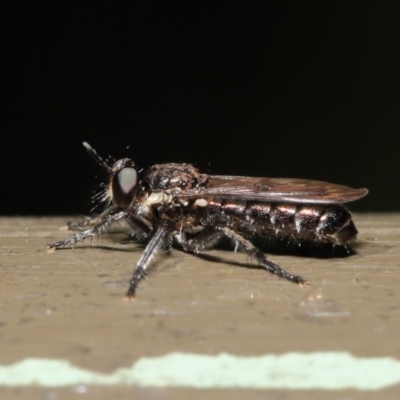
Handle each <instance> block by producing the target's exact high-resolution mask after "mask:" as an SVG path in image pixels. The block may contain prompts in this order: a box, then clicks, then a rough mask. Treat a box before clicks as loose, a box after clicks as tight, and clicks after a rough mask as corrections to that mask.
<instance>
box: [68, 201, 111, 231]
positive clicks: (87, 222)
mask: <svg viewBox="0 0 400 400" xmlns="http://www.w3.org/2000/svg"><path fill="white" fill-rule="evenodd" d="M118 211H119V210H118V208H116V207H109V208H107V209H106V210H104V211H103V212H102V213H101V214H100V215H99V216H97V217H94V218H90V217H86V218H85V219H84V220H83V221H78V222H76V221H68V222H67V226H66V227H65V228H62V229H68V230H70V231H81V230H82V228H85V227H95V226H97V225H99V224H101V223H103V222H105V221H107V219H108V218H110V215H112V214H113V213H116V212H118Z"/></svg>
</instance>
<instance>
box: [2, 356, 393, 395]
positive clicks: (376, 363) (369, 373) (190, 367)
mask: <svg viewBox="0 0 400 400" xmlns="http://www.w3.org/2000/svg"><path fill="white" fill-rule="evenodd" d="M399 383H400V362H399V361H398V360H396V359H394V358H389V357H386V358H357V357H354V356H352V355H351V354H348V353H335V352H328V353H323V352H321V353H308V354H306V353H287V354H283V355H263V356H258V357H239V356H234V355H231V354H219V355H216V356H212V355H200V354H187V353H169V354H166V355H165V356H161V357H152V358H148V357H143V358H140V359H139V360H138V361H137V362H135V363H134V364H133V365H132V367H130V368H118V369H117V370H116V371H114V372H113V373H111V374H109V375H108V374H99V373H96V372H93V371H90V370H83V369H81V368H78V367H75V366H73V365H71V363H69V362H68V361H62V360H48V359H39V358H27V359H25V360H23V361H20V362H17V363H15V364H12V365H6V366H4V365H0V385H1V386H25V385H38V386H51V387H57V386H68V385H81V384H83V385H107V386H108V385H135V386H153V387H178V386H180V387H190V388H197V389H209V388H219V389H231V388H250V389H302V390H308V389H322V390H342V389H351V388H353V389H359V390H379V389H382V388H385V387H388V386H392V385H396V384H399Z"/></svg>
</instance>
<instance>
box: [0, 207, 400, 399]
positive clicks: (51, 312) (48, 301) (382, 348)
mask: <svg viewBox="0 0 400 400" xmlns="http://www.w3.org/2000/svg"><path fill="white" fill-rule="evenodd" d="M66 219H67V218H47V217H46V218H44V217H43V218H4V217H3V218H1V219H0V221H1V223H0V243H1V246H0V251H1V255H0V260H1V263H0V264H1V266H0V268H1V269H0V277H1V294H0V299H1V301H0V304H1V318H0V339H1V342H0V346H1V347H0V358H1V364H3V365H5V364H10V363H13V362H17V361H20V360H22V359H24V358H26V357H46V358H55V359H66V360H69V361H71V362H72V363H73V364H74V365H77V366H80V367H82V368H87V369H90V370H95V371H99V372H104V373H108V372H110V371H113V370H114V369H116V368H118V367H121V366H129V365H131V364H132V362H134V361H135V360H136V359H138V358H139V357H142V356H159V355H162V354H166V353H169V352H171V351H181V352H193V353H201V354H218V353H221V352H227V353H231V354H236V355H262V354H282V353H287V352H293V351H299V352H315V351H345V352H349V353H351V354H353V355H355V356H359V357H386V356H389V357H393V358H396V359H398V360H400V335H399V333H400V215H398V214H363V215H355V216H354V220H355V223H356V225H357V228H358V230H359V238H358V241H357V243H356V244H355V246H354V249H355V250H356V254H354V255H352V256H350V257H345V258H327V259H320V258H311V257H299V256H283V255H270V256H269V258H270V259H271V260H273V261H274V262H276V263H278V264H279V265H280V266H282V267H284V268H286V269H287V270H289V271H291V272H292V273H294V274H297V275H302V276H304V277H306V278H307V279H308V280H309V281H310V282H311V285H309V286H306V287H303V288H300V287H298V286H296V285H294V284H291V283H289V282H286V281H284V280H281V279H278V278H276V277H273V276H270V275H268V274H267V273H265V272H264V271H262V270H259V269H253V268H241V267H246V266H251V265H253V263H252V262H251V260H249V259H248V257H247V256H246V255H244V254H242V253H234V252H232V251H221V250H219V251H211V252H209V253H208V254H209V255H210V257H203V258H198V257H194V256H192V255H189V254H185V253H183V252H179V251H177V250H173V251H172V253H171V255H163V254H159V255H158V256H157V258H156V260H155V262H154V268H152V270H151V273H150V279H148V280H147V281H145V282H143V283H142V284H141V285H140V288H139V290H138V292H137V298H136V299H135V300H134V301H131V302H127V301H122V300H121V299H122V297H123V295H124V293H125V291H126V289H127V282H128V280H129V278H130V276H131V272H132V269H133V267H134V265H135V262H136V261H137V260H138V258H139V257H140V254H141V252H142V247H140V246H139V245H137V244H128V245H127V244H121V243H120V242H119V241H117V240H116V238H117V236H118V235H112V237H111V239H110V238H108V237H106V236H104V237H103V238H102V239H100V240H97V241H93V242H92V243H90V242H85V243H84V244H82V245H79V246H77V247H76V248H75V249H69V250H59V251H56V252H54V253H53V254H48V253H47V252H46V244H47V243H48V242H50V241H54V240H61V239H63V238H65V237H67V236H68V235H70V233H69V232H65V231H59V230H58V227H59V226H61V225H63V224H64V223H65V221H66ZM100 392H101V393H102V395H103V396H104V397H103V398H112V397H115V396H116V395H118V396H119V397H120V398H124V397H123V396H124V395H126V396H128V395H132V394H133V393H135V394H138V395H141V396H144V397H147V398H149V397H150V398H187V396H189V395H190V396H192V395H193V393H198V392H195V391H192V390H190V389H163V390H161V389H157V390H156V389H132V388H121V387H119V388H114V389H111V388H108V389H101V388H91V389H89V391H88V393H86V397H85V398H91V396H93V398H96V395H97V394H98V393H100ZM1 393H3V395H7V397H8V398H14V397H15V398H20V397H19V396H22V397H23V395H26V394H27V393H30V394H31V395H32V396H33V397H32V398H43V396H50V394H51V393H53V395H54V394H56V395H57V396H59V398H67V397H68V396H72V394H73V393H76V392H75V391H73V390H72V389H69V388H63V389H57V390H53V391H49V390H47V389H46V390H45V389H42V388H31V389H29V388H8V389H7V388H0V394H1ZM49 393H50V394H49ZM201 393H202V395H207V396H208V398H217V397H218V398H219V399H221V398H222V399H223V398H232V396H233V397H235V396H236V395H237V392H235V391H231V390H226V391H219V390H208V391H206V392H201ZM201 393H200V394H201ZM240 393H241V395H240V396H239V397H242V396H246V397H249V396H250V397H251V398H265V397H264V395H265V392H263V391H253V390H242V391H240ZM338 393H339V394H340V395H339V396H338ZM295 395H296V398H308V399H309V398H321V396H323V398H346V399H351V398H357V399H358V398H360V399H370V398H371V399H372V398H376V396H377V393H374V392H358V391H354V390H345V391H340V392H336V393H330V392H326V391H312V392H301V393H294V392H292V391H271V392H270V396H272V397H276V398H280V399H281V398H292V396H293V397H294V396H295ZM398 395H400V387H399V386H394V387H391V388H388V389H384V390H382V391H380V392H379V398H398V397H397V396H398ZM77 396H80V395H79V394H77ZM22 397H21V398H22ZM50 397H51V396H50ZM2 398H5V397H2ZM69 398H71V397H69Z"/></svg>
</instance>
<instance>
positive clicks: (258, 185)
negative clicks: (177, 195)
mask: <svg viewBox="0 0 400 400" xmlns="http://www.w3.org/2000/svg"><path fill="white" fill-rule="evenodd" d="M367 193H368V190H367V189H353V188H350V187H348V186H342V185H336V184H333V183H328V182H322V181H314V180H307V179H286V178H255V177H244V176H229V175H211V176H210V177H209V180H208V183H207V186H206V187H205V188H204V189H200V190H199V189H190V190H185V191H183V192H182V194H181V196H182V197H196V198H198V197H199V196H200V197H204V198H207V197H222V198H226V199H243V200H258V201H272V202H293V203H322V204H323V203H325V204H329V203H347V202H350V201H354V200H357V199H359V198H361V197H363V196H365V195H366V194H367Z"/></svg>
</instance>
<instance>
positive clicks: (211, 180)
mask: <svg viewBox="0 0 400 400" xmlns="http://www.w3.org/2000/svg"><path fill="white" fill-rule="evenodd" d="M84 146H85V147H86V149H87V150H88V152H89V154H90V155H91V156H92V157H93V158H94V159H95V161H96V162H97V163H98V164H100V165H101V166H102V167H103V168H104V169H106V171H107V172H108V174H109V182H108V186H107V189H106V190H105V192H104V193H103V196H102V197H103V200H105V201H107V202H108V204H109V206H108V207H107V208H106V210H105V211H104V212H103V213H102V214H101V215H100V216H99V217H97V218H94V219H88V220H85V221H83V222H77V223H76V222H73V223H70V224H69V228H70V229H81V230H83V229H84V228H85V227H87V228H89V229H87V230H84V231H83V232H82V233H80V234H77V235H75V236H73V237H72V238H69V239H67V240H64V241H59V242H53V243H50V244H49V245H48V250H49V251H53V250H55V249H57V248H60V247H65V246H71V245H75V244H76V243H77V242H79V241H81V240H84V239H86V238H88V237H89V238H93V237H95V236H97V235H99V234H102V233H103V232H105V231H106V230H107V229H108V228H109V227H110V225H112V224H114V223H115V222H117V221H120V220H122V219H123V220H126V221H127V222H128V224H129V225H130V227H131V228H132V238H135V239H138V240H146V241H147V242H148V243H147V246H146V248H145V250H144V252H143V255H142V257H141V258H140V260H139V261H138V263H137V265H136V269H135V271H134V273H133V277H132V279H131V282H130V286H129V289H128V292H127V297H129V298H130V297H133V296H134V294H135V291H136V288H137V285H138V283H139V282H140V280H141V279H143V278H144V277H145V276H146V270H147V267H148V265H149V263H150V261H151V259H152V257H153V256H154V254H155V253H156V251H157V250H158V249H159V248H165V249H167V250H169V249H170V248H171V247H172V245H173V244H174V243H176V244H178V245H180V246H181V247H182V248H183V249H184V250H185V251H188V252H192V253H198V252H199V251H201V250H204V249H207V248H210V247H212V246H213V245H214V244H216V243H217V242H218V241H219V240H220V239H221V238H222V237H224V236H225V237H228V238H230V239H231V240H232V241H233V242H234V243H235V245H236V247H237V248H240V249H241V250H243V251H245V252H246V253H247V254H248V255H249V256H251V257H252V258H253V259H254V260H256V261H257V262H258V263H259V264H260V265H261V266H262V267H263V268H265V269H266V270H267V271H269V272H270V273H272V274H275V275H277V276H279V277H282V278H285V279H287V280H289V281H292V282H295V283H298V284H304V283H306V281H305V280H304V279H303V278H302V277H301V276H295V275H292V274H290V273H289V272H287V271H285V270H284V269H283V268H281V267H279V266H278V265H276V264H274V263H273V262H271V261H269V260H268V259H267V258H266V257H265V255H264V253H263V252H262V251H261V250H260V249H259V248H257V247H256V246H255V245H254V244H253V243H252V242H251V240H249V239H251V238H252V237H255V236H263V237H282V238H289V239H293V240H295V241H298V242H299V243H300V242H303V241H304V242H310V241H311V242H315V243H321V244H323V243H331V244H333V245H337V246H346V245H347V244H348V243H349V242H350V241H351V240H353V239H354V238H355V237H356V235H357V229H356V227H355V225H354V223H353V221H352V218H351V213H350V211H349V210H348V209H347V207H346V206H345V205H344V204H343V203H346V202H349V201H353V200H357V199H358V198H361V197H363V196H365V195H366V194H367V192H368V191H367V190H366V189H352V188H349V187H346V186H341V185H335V184H331V183H327V182H320V181H310V180H302V179H283V178H277V179H274V178H253V177H241V176H225V175H223V176H218V175H207V174H202V173H201V172H200V171H199V170H197V169H196V168H194V167H193V166H192V165H189V164H178V163H168V164H157V165H154V166H152V167H150V168H148V169H146V170H144V171H139V170H138V169H136V167H135V164H134V163H133V161H132V160H131V159H128V158H125V159H121V160H118V161H116V162H115V163H114V164H110V163H108V162H106V161H104V160H103V159H102V158H100V157H99V156H98V154H97V153H96V152H95V150H93V149H92V148H91V147H90V146H89V145H88V144H87V143H84Z"/></svg>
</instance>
